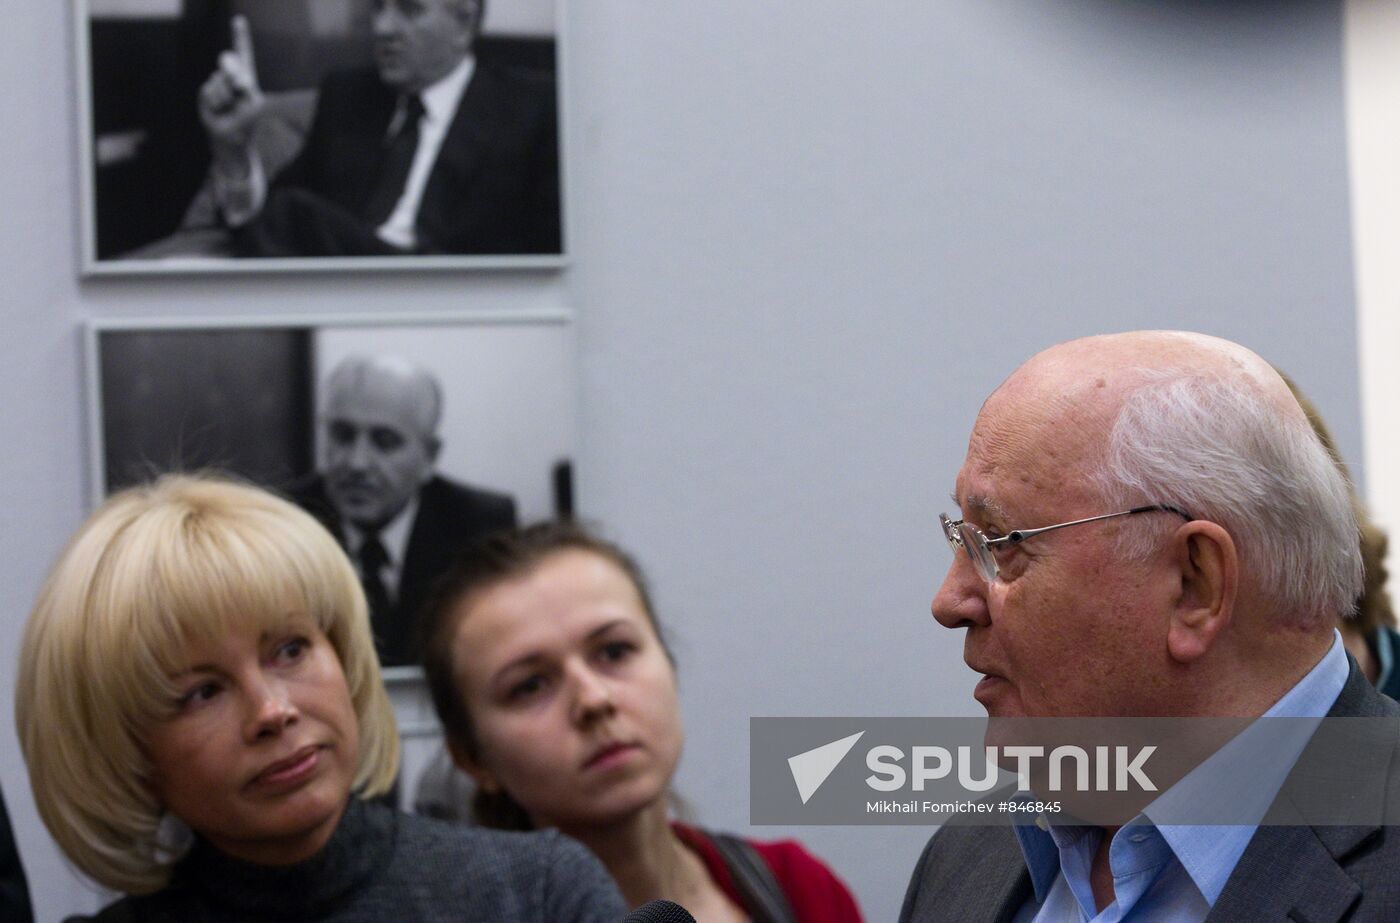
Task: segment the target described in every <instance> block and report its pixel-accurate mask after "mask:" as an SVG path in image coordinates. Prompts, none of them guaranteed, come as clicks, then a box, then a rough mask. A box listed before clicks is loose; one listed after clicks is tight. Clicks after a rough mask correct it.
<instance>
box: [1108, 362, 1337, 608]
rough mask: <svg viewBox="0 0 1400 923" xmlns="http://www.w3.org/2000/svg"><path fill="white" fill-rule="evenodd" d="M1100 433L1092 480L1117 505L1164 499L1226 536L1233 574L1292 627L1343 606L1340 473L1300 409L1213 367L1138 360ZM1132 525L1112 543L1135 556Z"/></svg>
mask: <svg viewBox="0 0 1400 923" xmlns="http://www.w3.org/2000/svg"><path fill="white" fill-rule="evenodd" d="M1141 374H1142V378H1143V383H1142V384H1141V385H1139V386H1138V387H1137V388H1136V389H1134V390H1133V391H1131V392H1130V393H1129V394H1128V395H1127V397H1126V398H1125V399H1124V401H1123V405H1122V407H1121V408H1120V410H1119V413H1118V417H1117V419H1116V421H1115V422H1114V424H1113V428H1112V430H1111V431H1110V433H1109V438H1108V446H1107V450H1106V452H1105V457H1104V462H1103V466H1102V468H1101V470H1100V471H1099V472H1097V480H1098V483H1099V487H1100V489H1101V490H1102V492H1103V494H1104V497H1105V499H1107V500H1108V501H1109V502H1110V503H1112V504H1115V508H1117V507H1124V508H1126V507H1129V506H1137V505H1140V504H1143V503H1163V504H1169V505H1171V506H1175V507H1178V508H1179V509H1181V510H1183V511H1185V512H1186V513H1189V514H1190V515H1191V516H1193V517H1195V518H1197V519H1204V520H1209V521H1211V522H1214V523H1216V524H1218V525H1220V526H1222V527H1224V528H1225V529H1226V531H1228V532H1229V533H1230V536H1231V538H1233V539H1234V541H1235V545H1236V548H1237V549H1238V554H1239V559H1240V570H1241V574H1242V577H1241V579H1242V583H1243V585H1244V586H1245V587H1246V588H1250V587H1252V588H1254V589H1256V590H1257V592H1259V593H1260V594H1262V596H1263V598H1264V599H1266V600H1268V601H1269V602H1270V603H1272V605H1273V606H1274V607H1275V608H1276V609H1277V610H1278V612H1279V617H1280V618H1283V619H1287V620H1289V621H1290V622H1292V623H1293V624H1294V625H1297V626H1299V627H1316V626H1318V625H1321V624H1329V623H1331V622H1332V621H1334V620H1335V619H1336V618H1337V617H1338V616H1339V615H1342V614H1350V613H1351V611H1352V609H1353V607H1354V606H1355V602H1356V599H1357V597H1358V596H1359V595H1360V594H1361V588H1362V583H1363V574H1362V564H1361V553H1360V546H1359V530H1358V527H1357V524H1356V516H1355V514H1354V512H1353V510H1352V504H1351V499H1350V494H1349V492H1348V485H1347V481H1346V477H1345V475H1344V474H1343V473H1342V472H1341V470H1340V469H1339V468H1338V466H1337V464H1336V463H1335V462H1334V461H1333V460H1332V457H1331V456H1330V455H1328V454H1327V450H1326V449H1325V448H1324V447H1323V445H1322V443H1321V442H1320V441H1319V440H1318V438H1317V435H1316V434H1315V433H1314V432H1313V431H1312V428H1311V427H1310V426H1309V425H1308V423H1307V420H1306V418H1305V417H1304V416H1303V415H1302V414H1301V413H1300V414H1298V415H1297V416H1296V418H1295V417H1292V416H1289V415H1283V414H1280V413H1278V411H1277V409H1276V408H1275V407H1274V406H1271V405H1270V403H1269V402H1268V401H1266V400H1265V399H1264V398H1263V397H1262V396H1261V394H1259V393H1258V392H1257V391H1255V390H1254V389H1251V388H1248V387H1240V386H1239V385H1238V384H1233V383H1231V382H1228V381H1224V380H1222V379H1220V378H1218V377H1214V376H1207V375H1201V374H1199V373H1193V372H1186V371H1172V370H1165V371H1164V370H1143V371H1142V373H1141ZM1142 525H1143V527H1142V528H1128V529H1125V530H1124V531H1123V541H1124V543H1125V544H1124V547H1123V548H1122V551H1123V553H1125V554H1127V555H1129V556H1139V557H1141V556H1146V555H1147V554H1148V553H1150V551H1151V548H1152V547H1153V544H1152V543H1153V542H1154V541H1156V540H1159V539H1160V533H1156V536H1157V538H1156V539H1154V538H1153V537H1152V533H1149V532H1148V531H1146V529H1147V526H1148V524H1147V523H1143V524H1142Z"/></svg>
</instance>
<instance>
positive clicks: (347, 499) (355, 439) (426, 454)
mask: <svg viewBox="0 0 1400 923" xmlns="http://www.w3.org/2000/svg"><path fill="white" fill-rule="evenodd" d="M321 417H322V419H321V425H322V434H323V439H324V446H323V453H324V454H323V465H322V470H321V473H320V474H319V475H318V476H317V477H316V478H315V479H314V480H313V481H312V482H311V483H310V484H308V485H305V486H304V487H303V488H302V489H300V490H296V491H294V492H293V494H294V499H295V500H296V501H297V502H298V503H300V504H301V505H302V506H303V507H305V508H306V509H307V510H308V511H310V512H311V513H312V514H313V515H315V516H316V517H317V518H318V519H320V520H321V521H322V522H323V523H324V524H325V526H326V528H327V529H329V530H330V531H331V533H332V534H333V535H335V536H336V537H337V538H338V539H339V540H340V542H341V544H342V545H344V547H345V550H346V552H347V553H348V554H349V555H350V558H351V560H352V561H354V562H355V567H356V569H357V570H358V571H359V574H360V580H361V582H362V583H363V584H364V588H365V595H366V597H368V599H369V604H370V618H371V623H372V626H373V628H374V637H375V641H376V643H377V645H378V648H379V655H380V660H381V661H382V662H383V663H384V665H385V666H400V665H404V664H410V663H413V662H414V659H413V651H412V649H411V646H412V639H413V623H414V620H415V618H416V617H417V613H418V609H419V607H420V606H421V605H422V603H423V599H424V597H425V596H426V595H427V592H428V590H429V588H430V587H431V585H432V582H433V580H435V579H436V578H437V576H438V575H439V574H441V573H442V571H443V570H445V569H446V568H447V565H448V564H449V563H450V562H451V560H452V557H453V556H454V555H455V554H456V553H457V552H458V551H459V550H460V549H461V548H462V547H463V546H464V545H467V544H470V543H471V542H473V541H475V540H476V539H478V538H480V537H481V536H483V535H486V534H487V533H490V532H494V531H496V530H497V529H508V528H510V527H512V526H514V525H515V522H516V516H515V501H514V500H513V499H512V498H511V497H509V496H506V495H504V494H499V493H493V492H490V491H486V490H480V489H478V488H475V487H469V486H467V485H465V484H458V483H455V482H453V481H450V480H448V479H447V478H444V477H441V476H438V475H436V474H434V473H433V468H434V464H435V462H436V459H437V456H438V451H439V449H440V447H441V441H440V440H439V438H438V435H437V432H438V423H439V421H440V420H441V417H442V389H441V386H440V385H439V383H438V381H437V380H436V379H435V378H434V377H433V375H432V374H431V373H429V372H427V371H426V370H424V369H422V368H419V367H418V366H416V365H414V364H412V363H410V362H408V361H406V360H404V359H400V358H397V357H393V356H369V357H366V356H352V357H350V358H348V359H346V360H344V361H343V362H341V363H340V364H339V365H337V366H336V367H335V369H334V371H332V372H331V374H330V377H329V378H328V379H327V382H326V387H325V400H324V403H323V408H322V412H321Z"/></svg>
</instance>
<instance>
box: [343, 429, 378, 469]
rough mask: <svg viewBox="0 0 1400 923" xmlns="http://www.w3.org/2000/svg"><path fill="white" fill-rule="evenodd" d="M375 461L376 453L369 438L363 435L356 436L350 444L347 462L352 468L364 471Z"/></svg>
mask: <svg viewBox="0 0 1400 923" xmlns="http://www.w3.org/2000/svg"><path fill="white" fill-rule="evenodd" d="M373 459H374V453H373V450H372V449H371V448H370V445H369V437H368V436H366V435H365V434H363V433H361V434H359V435H357V436H355V438H354V440H353V441H352V442H351V443H350V451H349V452H348V453H347V454H346V462H347V463H348V464H349V465H350V467H351V468H355V469H358V470H363V469H365V468H368V467H369V464H370V462H371V461H372V460H373Z"/></svg>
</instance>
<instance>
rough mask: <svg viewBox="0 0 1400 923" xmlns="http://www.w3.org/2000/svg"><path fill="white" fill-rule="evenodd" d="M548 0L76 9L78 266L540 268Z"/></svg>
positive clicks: (555, 26)
mask: <svg viewBox="0 0 1400 923" xmlns="http://www.w3.org/2000/svg"><path fill="white" fill-rule="evenodd" d="M558 4H559V0H79V3H78V13H77V30H78V36H77V45H78V53H77V56H76V57H77V61H78V67H79V71H80V73H79V77H78V86H79V96H80V106H79V110H80V117H81V125H80V131H79V138H80V144H81V160H82V170H81V174H80V175H81V177H82V196H81V201H82V212H83V214H82V222H83V229H82V230H83V267H82V268H83V271H84V273H85V274H88V275H93V274H126V273H156V272H219V271H225V272H230V271H231V272H247V271H267V270H336V269H366V268H374V269H425V268H429V269H431V268H441V269H472V268H531V267H540V268H548V267H558V266H561V265H563V263H564V260H565V254H566V252H567V251H566V248H565V231H564V225H565V222H564V213H563V194H562V193H563V186H564V177H563V164H564V158H563V156H562V151H561V149H560V138H561V132H560V127H559V112H560V94H561V90H560V86H559V80H558V75H559V73H560V70H561V68H560V67H559V66H558V60H557V53H558V50H557V49H558V43H557V41H556V36H557V33H558V30H559V19H560V11H559V9H558Z"/></svg>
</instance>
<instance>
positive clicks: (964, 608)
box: [930, 551, 989, 628]
mask: <svg viewBox="0 0 1400 923" xmlns="http://www.w3.org/2000/svg"><path fill="white" fill-rule="evenodd" d="M930 608H931V609H932V611H933V617H934V619H935V620H936V621H937V622H938V624H940V625H942V626H943V627H944V628H971V627H972V626H973V625H984V624H986V623H987V621H988V619H989V613H988V609H987V582H986V581H985V580H983V579H982V575H981V574H979V573H977V568H976V567H975V566H973V563H972V559H971V558H969V557H968V556H967V554H966V553H965V552H963V551H957V552H956V553H954V555H953V563H952V564H951V565H950V566H949V567H948V573H947V574H946V575H945V576H944V577H943V585H942V586H940V587H939V588H938V592H937V593H935V594H934V596H933V605H932V606H930Z"/></svg>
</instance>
